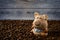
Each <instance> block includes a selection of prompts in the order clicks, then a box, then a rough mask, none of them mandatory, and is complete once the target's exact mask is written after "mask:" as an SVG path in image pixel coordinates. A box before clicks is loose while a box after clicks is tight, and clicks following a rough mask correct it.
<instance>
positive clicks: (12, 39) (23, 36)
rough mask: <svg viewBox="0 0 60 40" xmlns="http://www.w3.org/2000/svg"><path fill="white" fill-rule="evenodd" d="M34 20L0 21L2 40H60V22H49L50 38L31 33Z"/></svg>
mask: <svg viewBox="0 0 60 40" xmlns="http://www.w3.org/2000/svg"><path fill="white" fill-rule="evenodd" d="M32 22H33V20H0V40H60V21H54V20H52V21H48V24H49V26H48V29H49V32H48V36H46V37H40V36H36V35H34V34H33V33H31V32H30V31H31V26H32Z"/></svg>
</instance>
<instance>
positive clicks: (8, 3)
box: [0, 0, 60, 20]
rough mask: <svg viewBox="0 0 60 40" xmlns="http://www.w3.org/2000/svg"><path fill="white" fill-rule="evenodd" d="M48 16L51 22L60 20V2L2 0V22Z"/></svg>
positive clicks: (50, 0) (48, 0)
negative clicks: (36, 15) (34, 15)
mask: <svg viewBox="0 0 60 40" xmlns="http://www.w3.org/2000/svg"><path fill="white" fill-rule="evenodd" d="M35 11H38V12H39V13H40V14H47V15H48V16H49V20H60V0H31V1H30V2H27V1H24V0H0V20H3V19H4V20H5V19H12V20H13V19H25V20H30V19H31V20H33V19H34V17H33V14H34V12H35Z"/></svg>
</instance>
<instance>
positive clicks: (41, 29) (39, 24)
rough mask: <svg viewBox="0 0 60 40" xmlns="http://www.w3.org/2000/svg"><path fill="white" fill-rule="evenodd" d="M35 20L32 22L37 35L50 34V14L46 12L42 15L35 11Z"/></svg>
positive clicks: (33, 30)
mask: <svg viewBox="0 0 60 40" xmlns="http://www.w3.org/2000/svg"><path fill="white" fill-rule="evenodd" d="M34 18H35V19H34V21H33V23H32V30H31V32H33V33H34V34H35V35H41V36H47V35H48V22H47V21H48V16H47V15H46V14H43V15H40V14H39V13H38V12H35V13H34Z"/></svg>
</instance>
